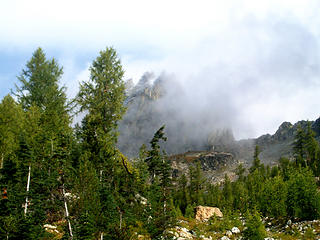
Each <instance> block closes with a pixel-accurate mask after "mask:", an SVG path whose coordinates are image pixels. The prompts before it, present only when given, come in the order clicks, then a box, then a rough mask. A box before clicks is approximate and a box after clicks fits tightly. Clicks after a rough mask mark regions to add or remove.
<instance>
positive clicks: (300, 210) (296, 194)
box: [287, 168, 320, 220]
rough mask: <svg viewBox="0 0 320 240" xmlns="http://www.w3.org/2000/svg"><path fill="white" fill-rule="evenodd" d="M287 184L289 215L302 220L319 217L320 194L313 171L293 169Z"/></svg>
mask: <svg viewBox="0 0 320 240" xmlns="http://www.w3.org/2000/svg"><path fill="white" fill-rule="evenodd" d="M287 184H288V197H287V212H288V216H290V217H296V218H300V219H302V220H309V219H311V220H312V219H316V218H317V217H319V213H320V196H319V193H318V191H317V185H316V182H315V179H314V176H313V174H312V172H311V171H310V170H309V169H307V168H300V169H293V170H292V171H291V172H290V174H289V180H288V182H287Z"/></svg>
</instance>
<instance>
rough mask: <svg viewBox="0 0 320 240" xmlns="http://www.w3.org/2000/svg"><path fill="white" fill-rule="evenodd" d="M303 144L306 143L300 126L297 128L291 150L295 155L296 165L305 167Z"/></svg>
mask: <svg viewBox="0 0 320 240" xmlns="http://www.w3.org/2000/svg"><path fill="white" fill-rule="evenodd" d="M305 142H306V134H305V132H304V130H303V128H302V127H301V125H299V126H298V129H297V132H296V136H295V141H294V143H293V150H294V153H295V158H296V165H297V166H298V165H301V166H306V161H305V157H306V155H305Z"/></svg>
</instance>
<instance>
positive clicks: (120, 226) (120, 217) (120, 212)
mask: <svg viewBox="0 0 320 240" xmlns="http://www.w3.org/2000/svg"><path fill="white" fill-rule="evenodd" d="M119 228H120V230H121V228H122V211H121V210H120V226H119Z"/></svg>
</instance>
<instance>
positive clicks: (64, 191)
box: [0, 48, 320, 240]
mask: <svg viewBox="0 0 320 240" xmlns="http://www.w3.org/2000/svg"><path fill="white" fill-rule="evenodd" d="M62 74H63V69H62V67H61V66H59V64H58V63H57V61H56V60H55V59H47V57H46V55H45V53H44V51H43V50H42V49H40V48H39V49H37V50H36V51H35V52H34V54H33V56H32V57H31V59H30V60H29V61H28V62H27V64H26V66H25V68H24V69H23V70H22V72H21V74H20V75H19V76H18V83H17V85H16V89H15V91H14V93H13V95H7V96H5V97H4V98H3V99H2V101H1V103H0V186H1V192H2V196H1V199H0V213H1V216H0V238H1V239H124V240H128V239H173V238H178V237H177V236H176V235H175V232H176V231H178V230H179V231H180V230H181V231H182V230H183V231H185V229H187V230H188V234H189V235H188V238H189V239H227V238H226V237H227V236H226V235H228V234H227V231H231V230H232V229H233V227H237V228H238V230H239V231H240V232H238V230H237V231H236V230H235V232H234V234H233V235H232V234H231V235H230V234H229V235H230V236H229V237H230V238H233V239H238V238H240V237H242V238H244V239H264V238H265V237H270V238H271V237H273V238H281V239H298V238H303V239H313V238H315V237H317V236H319V235H320V230H319V222H318V221H317V220H318V219H319V217H320V194H319V191H318V185H317V184H318V179H319V176H320V148H319V142H318V141H317V139H316V133H315V131H316V129H315V128H314V126H318V125H314V123H313V122H308V121H306V122H304V125H303V124H298V125H296V126H295V129H296V130H295V131H293V132H292V135H291V136H290V142H292V144H291V143H290V146H291V147H292V148H290V151H291V152H292V156H291V157H290V159H289V158H287V157H286V156H287V155H284V156H283V157H281V158H280V159H279V160H278V161H276V162H275V163H274V164H273V166H272V167H270V165H266V166H265V165H264V164H263V163H262V161H261V160H260V152H261V149H260V148H259V146H258V145H256V144H255V143H257V144H258V143H259V141H262V140H261V139H260V140H259V139H258V140H257V141H256V142H254V144H253V145H256V146H255V147H253V149H252V150H250V151H251V153H252V154H251V156H250V158H251V160H250V164H249V163H248V164H247V166H249V167H245V166H244V165H242V164H238V162H234V163H233V164H236V168H235V178H234V179H232V181H231V179H230V178H229V177H228V176H227V175H226V176H224V180H223V181H221V182H219V183H212V182H211V181H208V180H207V178H205V177H204V173H203V170H206V167H211V166H213V167H218V165H217V164H216V163H215V162H212V161H214V159H215V158H214V157H221V156H227V157H228V158H230V159H232V154H237V152H236V153H232V151H231V153H223V154H224V155H223V154H222V153H217V152H210V151H209V152H207V155H201V156H200V155H199V156H200V157H199V156H198V155H197V154H198V152H189V155H183V154H181V155H175V156H171V157H169V156H168V155H167V154H166V153H165V151H164V150H163V148H162V146H165V145H163V144H164V143H165V142H167V141H171V142H170V144H172V143H173V142H174V141H176V140H174V141H172V140H169V139H170V136H171V135H173V133H174V132H172V129H171V133H170V134H168V135H167V134H166V127H165V125H160V126H157V129H156V130H155V131H152V132H149V133H148V134H149V135H150V138H149V140H148V144H147V145H146V144H142V145H141V146H140V148H139V149H140V150H139V154H138V155H137V157H135V158H134V159H131V160H129V159H128V158H127V156H126V155H125V154H124V153H123V152H122V151H121V150H119V148H118V146H119V145H118V136H119V130H118V125H119V123H120V121H121V119H122V118H123V116H124V114H125V112H126V110H127V106H128V107H129V108H130V105H127V101H130V99H128V95H127V93H126V88H125V82H124V81H123V74H124V70H123V68H122V65H121V62H120V60H119V58H118V56H117V53H116V51H115V50H114V49H113V48H106V49H105V50H103V51H101V52H100V53H99V55H98V56H97V58H96V59H95V60H94V61H93V62H92V65H91V67H90V79H89V80H88V81H84V82H82V83H81V85H80V89H79V92H78V94H77V96H76V98H75V99H72V100H68V99H67V97H66V94H65V91H66V89H65V88H64V87H61V86H60V85H59V80H60V78H61V76H62ZM128 111H130V109H128ZM75 113H81V114H82V115H84V117H83V119H82V121H81V123H78V124H77V125H76V126H74V127H72V124H71V123H72V116H73V115H74V114H75ZM163 121H164V122H163V123H162V124H166V119H163ZM122 124H123V123H122ZM139 126H140V127H142V128H143V124H142V125H139ZM122 127H124V126H122ZM126 127H127V131H130V127H131V125H130V124H129V125H126ZM291 127H292V126H289V128H290V129H291ZM284 128H286V126H284ZM120 130H121V129H120ZM148 131H149V129H148ZM150 131H151V130H150ZM290 131H291V130H290ZM122 133H123V132H120V134H122ZM317 133H318V132H317ZM225 135H226V136H229V137H230V136H231V134H230V133H226V134H225ZM278 135H279V136H280V137H281V136H282V135H281V134H280V133H279V134H278ZM229 137H228V139H229ZM264 138H265V139H267V140H268V141H269V142H270V144H268V145H266V144H261V146H262V150H263V154H265V155H266V154H267V153H268V151H272V146H273V145H272V144H273V142H272V141H278V140H277V139H275V140H274V139H273V138H275V137H271V136H265V137H264ZM196 139H197V138H194V139H191V140H190V141H189V140H188V139H186V140H185V141H183V142H180V145H177V146H178V147H177V148H175V146H171V147H172V149H180V147H182V146H183V144H184V143H186V144H188V148H190V147H197V146H203V145H202V143H201V144H200V143H199V145H197V143H196V142H195V140H196ZM211 139H215V143H216V144H214V145H216V146H217V147H219V146H218V145H219V142H220V143H221V146H220V147H221V148H222V147H223V146H226V145H224V144H222V143H223V141H222V140H221V141H220V140H219V141H218V140H217V139H221V138H218V137H217V138H215V137H214V136H212V137H211ZM130 141H132V143H133V144H136V143H134V141H135V139H134V138H130ZM130 141H125V144H129V143H130ZM265 142H266V141H264V143H265ZM122 144H123V143H122ZM239 144H240V143H239ZM241 144H242V143H241ZM244 145H245V144H244ZM120 146H122V147H124V146H125V145H120ZM232 146H233V147H232ZM232 146H231V147H232V148H231V150H232V149H233V150H234V151H236V150H237V147H234V146H236V145H232ZM266 146H268V147H266ZM208 147H210V145H208ZM211 147H212V146H211ZM247 147H249V145H247ZM287 147H289V145H287ZM191 150H192V149H191ZM194 150H198V149H194ZM216 150H217V149H216ZM218 150H219V149H218ZM239 151H240V150H239ZM240 152H241V151H240ZM278 152H279V151H278ZM180 153H181V152H180ZM247 153H248V152H247ZM179 156H180V157H187V158H188V160H189V162H190V163H192V164H189V165H186V166H185V167H186V168H187V171H186V172H180V173H179V174H175V173H176V171H174V169H173V161H175V159H178V158H179ZM197 156H198V157H197ZM273 156H274V155H273ZM212 159H213V160H212ZM227 163H228V162H225V165H226V166H227ZM199 205H202V206H212V207H218V208H219V209H220V210H221V211H222V213H223V218H219V219H218V218H217V217H212V218H210V219H209V220H208V221H207V222H205V223H203V222H199V221H197V220H195V219H194V209H195V207H196V206H199ZM299 224H300V225H299ZM286 225H288V227H287V226H286ZM300 227H301V228H302V229H300Z"/></svg>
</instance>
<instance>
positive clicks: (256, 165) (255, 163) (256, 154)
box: [250, 145, 262, 173]
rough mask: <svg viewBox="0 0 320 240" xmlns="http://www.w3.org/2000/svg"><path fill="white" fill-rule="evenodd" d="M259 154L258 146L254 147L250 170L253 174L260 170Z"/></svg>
mask: <svg viewBox="0 0 320 240" xmlns="http://www.w3.org/2000/svg"><path fill="white" fill-rule="evenodd" d="M259 154H260V149H259V146H258V145H256V147H255V149H254V155H253V163H252V166H251V168H250V172H251V173H252V172H254V171H255V170H256V169H258V170H261V168H262V165H261V161H260V158H259Z"/></svg>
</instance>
